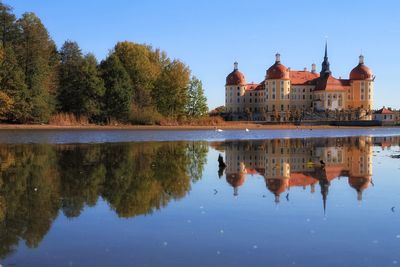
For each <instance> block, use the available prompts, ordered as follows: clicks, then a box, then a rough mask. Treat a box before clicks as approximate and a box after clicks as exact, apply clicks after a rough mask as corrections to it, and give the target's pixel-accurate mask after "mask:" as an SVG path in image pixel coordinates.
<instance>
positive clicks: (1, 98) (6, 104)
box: [0, 92, 14, 120]
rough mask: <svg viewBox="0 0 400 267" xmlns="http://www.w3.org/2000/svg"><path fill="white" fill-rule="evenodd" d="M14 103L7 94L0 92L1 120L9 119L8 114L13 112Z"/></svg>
mask: <svg viewBox="0 0 400 267" xmlns="http://www.w3.org/2000/svg"><path fill="white" fill-rule="evenodd" d="M13 104H14V101H13V100H12V98H11V97H9V96H8V95H7V94H6V93H4V92H0V119H1V120H4V119H6V118H7V114H8V113H9V112H10V111H11V109H12V107H13Z"/></svg>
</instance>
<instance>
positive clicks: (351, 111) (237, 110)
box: [225, 44, 375, 121]
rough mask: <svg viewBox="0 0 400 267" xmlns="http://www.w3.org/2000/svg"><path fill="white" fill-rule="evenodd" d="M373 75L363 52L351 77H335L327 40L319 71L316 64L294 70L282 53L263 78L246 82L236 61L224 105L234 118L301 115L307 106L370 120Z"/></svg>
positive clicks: (343, 117) (310, 110)
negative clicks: (309, 67) (287, 65)
mask: <svg viewBox="0 0 400 267" xmlns="http://www.w3.org/2000/svg"><path fill="white" fill-rule="evenodd" d="M374 79H375V77H374V76H373V74H372V71H371V69H370V68H368V67H367V66H366V65H365V64H364V56H362V55H360V57H359V64H358V65H357V66H356V67H355V68H354V69H353V70H352V71H351V72H350V75H349V79H341V78H339V79H337V78H335V77H333V76H332V73H331V70H330V64H329V61H328V48H327V44H325V56H324V60H323V62H322V68H321V71H320V73H317V71H316V65H315V64H312V68H311V71H307V69H304V70H301V71H296V70H291V69H290V68H287V67H286V66H284V65H283V64H282V63H281V59H280V54H279V53H277V54H276V59H275V63H274V64H273V65H272V66H271V67H270V68H269V69H268V70H267V72H266V77H265V80H264V81H262V82H261V83H259V84H255V83H246V79H245V76H244V74H243V73H242V72H240V71H239V69H238V63H237V62H235V63H234V70H233V71H232V72H231V73H230V74H229V75H228V76H227V77H226V84H225V108H226V109H225V111H226V113H227V114H228V116H229V118H230V119H231V120H241V119H246V120H259V121H291V120H297V119H299V118H300V119H301V117H302V116H304V114H305V113H306V112H307V113H309V114H312V113H314V114H317V113H329V112H330V113H336V116H337V118H338V119H341V120H360V119H361V120H370V119H371V118H372V108H373V90H374Z"/></svg>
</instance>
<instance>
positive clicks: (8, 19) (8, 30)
mask: <svg viewBox="0 0 400 267" xmlns="http://www.w3.org/2000/svg"><path fill="white" fill-rule="evenodd" d="M15 21H16V17H15V15H14V14H13V13H12V8H11V7H10V6H8V5H5V4H3V3H1V2H0V42H1V45H2V46H3V47H6V46H10V45H11V44H12V43H14V42H15V41H16V36H17V27H16V24H15Z"/></svg>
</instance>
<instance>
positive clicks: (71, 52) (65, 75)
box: [57, 41, 84, 114]
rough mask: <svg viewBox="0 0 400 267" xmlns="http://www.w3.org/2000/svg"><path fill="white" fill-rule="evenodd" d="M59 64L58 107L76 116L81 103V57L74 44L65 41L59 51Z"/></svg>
mask: <svg viewBox="0 0 400 267" xmlns="http://www.w3.org/2000/svg"><path fill="white" fill-rule="evenodd" d="M60 59H61V64H60V68H59V78H58V79H59V88H58V95H57V100H58V105H59V110H60V111H63V112H72V113H75V114H77V113H78V112H79V110H80V106H82V103H81V101H80V97H79V95H80V92H79V91H80V87H81V84H80V82H81V81H80V78H81V72H82V65H83V61H84V59H83V55H82V51H81V49H80V48H79V46H78V44H77V43H76V42H72V41H66V42H65V43H64V44H63V46H62V47H61V50H60Z"/></svg>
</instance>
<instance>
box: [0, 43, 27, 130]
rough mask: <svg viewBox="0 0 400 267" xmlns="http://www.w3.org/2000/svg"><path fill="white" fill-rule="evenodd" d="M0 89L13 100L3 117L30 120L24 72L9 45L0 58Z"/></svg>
mask: <svg viewBox="0 0 400 267" xmlns="http://www.w3.org/2000/svg"><path fill="white" fill-rule="evenodd" d="M0 90H1V91H3V92H4V93H6V94H7V95H8V96H9V97H10V98H11V99H12V102H13V105H12V108H11V109H10V110H9V112H7V114H6V115H4V119H6V120H8V121H12V122H19V123H23V122H27V121H31V120H32V117H31V113H32V106H31V104H30V103H29V102H28V101H27V99H28V90H27V87H26V85H25V77H24V73H23V72H22V70H21V68H20V66H19V65H18V62H17V59H16V57H15V54H14V51H13V49H12V48H11V47H6V48H5V49H4V53H3V57H2V59H1V60H0Z"/></svg>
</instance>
